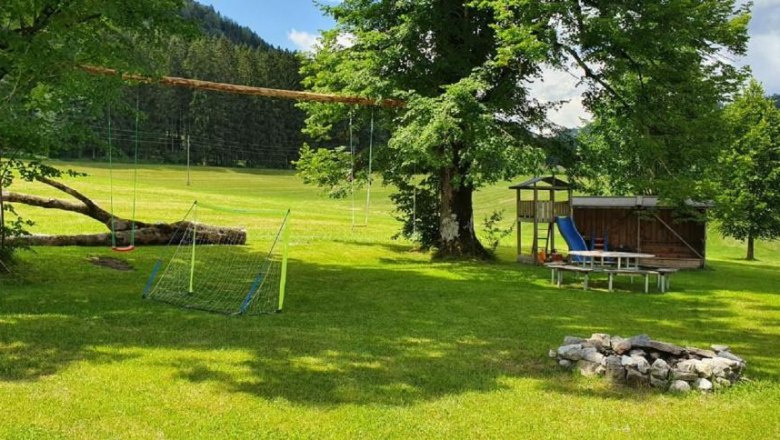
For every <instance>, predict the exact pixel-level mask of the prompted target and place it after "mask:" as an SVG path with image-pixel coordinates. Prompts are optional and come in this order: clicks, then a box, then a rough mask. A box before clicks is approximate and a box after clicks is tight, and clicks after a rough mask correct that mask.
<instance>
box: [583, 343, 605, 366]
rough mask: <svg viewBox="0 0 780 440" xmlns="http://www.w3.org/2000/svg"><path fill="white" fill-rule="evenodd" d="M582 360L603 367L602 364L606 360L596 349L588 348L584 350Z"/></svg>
mask: <svg viewBox="0 0 780 440" xmlns="http://www.w3.org/2000/svg"><path fill="white" fill-rule="evenodd" d="M582 359H584V360H586V361H588V362H593V363H596V364H599V365H601V362H602V361H603V360H604V355H603V354H601V353H599V351H598V350H596V349H595V348H592V347H588V348H584V349H583V350H582Z"/></svg>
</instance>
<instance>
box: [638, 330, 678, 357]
mask: <svg viewBox="0 0 780 440" xmlns="http://www.w3.org/2000/svg"><path fill="white" fill-rule="evenodd" d="M631 346H632V347H634V348H648V349H650V348H651V349H653V350H657V351H662V352H664V353H669V354H671V355H674V356H679V355H681V354H682V353H683V351H684V349H683V348H682V347H679V346H677V345H674V344H669V343H668V342H661V341H654V340H652V339H650V337H649V336H647V335H639V336H634V337H633V338H631Z"/></svg>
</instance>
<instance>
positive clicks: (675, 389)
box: [669, 380, 691, 393]
mask: <svg viewBox="0 0 780 440" xmlns="http://www.w3.org/2000/svg"><path fill="white" fill-rule="evenodd" d="M690 390H691V386H690V385H689V384H688V382H686V381H684V380H675V381H674V382H672V385H671V386H669V391H670V392H672V393H687V392H688V391H690Z"/></svg>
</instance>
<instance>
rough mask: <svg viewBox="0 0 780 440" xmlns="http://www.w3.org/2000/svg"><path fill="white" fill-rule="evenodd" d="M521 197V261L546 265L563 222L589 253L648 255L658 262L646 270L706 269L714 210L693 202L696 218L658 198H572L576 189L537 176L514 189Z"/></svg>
mask: <svg viewBox="0 0 780 440" xmlns="http://www.w3.org/2000/svg"><path fill="white" fill-rule="evenodd" d="M510 189H513V190H515V191H516V192H517V261H519V262H523V263H530V264H542V263H543V262H545V261H549V260H550V257H551V255H552V253H553V251H554V250H556V251H557V252H558V253H560V254H563V253H566V250H567V249H566V248H567V245H566V244H565V243H561V244H560V246H561V247H560V248H559V249H556V246H555V238H556V233H557V231H556V228H555V223H556V219H557V218H558V217H568V218H569V219H571V220H573V224H574V225H575V226H576V230H577V231H578V232H579V234H580V235H581V236H582V239H584V241H585V244H586V246H587V248H588V249H591V250H609V251H624V252H643V253H648V254H653V255H655V256H656V258H653V259H648V260H647V261H642V262H641V263H642V264H643V265H649V266H656V267H667V268H701V267H704V264H705V262H706V242H707V224H706V222H705V221H704V220H703V219H704V217H705V216H704V215H703V214H705V213H706V211H707V209H709V207H710V205H708V204H706V203H696V202H688V208H690V210H691V211H692V212H694V213H696V214H699V215H697V216H695V217H698V218H693V217H691V216H688V217H679V216H678V214H677V211H676V210H675V209H674V208H673V207H670V206H665V205H663V204H661V203H660V202H659V200H658V197H655V196H628V197H581V196H576V197H575V196H573V194H572V188H571V185H569V183H568V182H566V181H563V180H561V179H559V178H557V177H555V176H547V177H536V178H533V179H530V180H527V181H525V182H522V183H519V184H517V185H513V186H511V187H510ZM523 225H526V227H528V226H527V225H530V226H531V227H532V228H533V232H532V239H531V243H530V248H529V246H528V244H527V243H526V244H525V247H523V245H524V243H523V239H522V237H523V229H522V228H523Z"/></svg>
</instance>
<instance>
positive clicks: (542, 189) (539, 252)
mask: <svg viewBox="0 0 780 440" xmlns="http://www.w3.org/2000/svg"><path fill="white" fill-rule="evenodd" d="M509 188H510V189H514V190H515V191H517V261H520V262H523V263H532V264H541V263H543V262H544V261H545V260H546V259H547V256H549V255H550V254H551V252H552V250H553V249H555V219H556V218H557V217H558V216H571V215H572V214H573V213H572V205H571V203H570V200H571V198H572V189H571V186H570V185H569V183H568V182H566V181H564V180H561V179H559V178H557V177H555V176H547V177H534V178H533V179H530V180H526V181H525V182H522V183H518V184H517V185H512V186H510V187H509ZM558 193H563V194H562V195H561V194H558ZM524 196H525V197H524ZM563 196H565V197H563ZM523 223H530V224H531V227H532V228H533V238H532V239H531V251H530V253H525V254H524V253H523V252H522V249H523V239H522V237H523V229H522V228H523Z"/></svg>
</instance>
